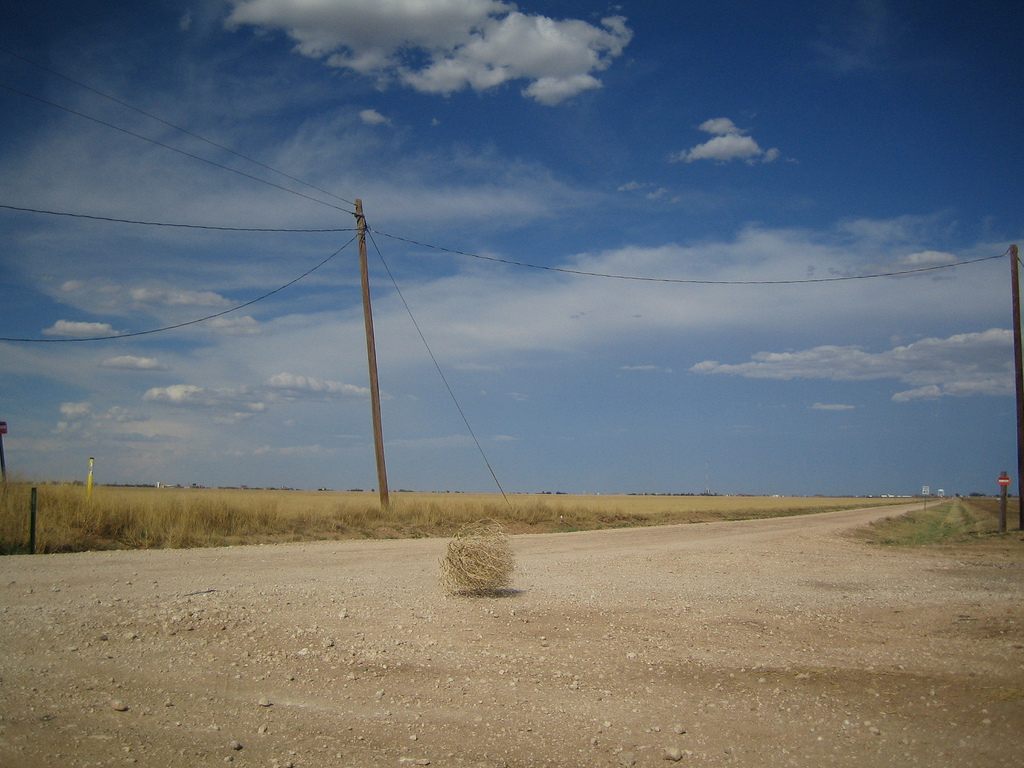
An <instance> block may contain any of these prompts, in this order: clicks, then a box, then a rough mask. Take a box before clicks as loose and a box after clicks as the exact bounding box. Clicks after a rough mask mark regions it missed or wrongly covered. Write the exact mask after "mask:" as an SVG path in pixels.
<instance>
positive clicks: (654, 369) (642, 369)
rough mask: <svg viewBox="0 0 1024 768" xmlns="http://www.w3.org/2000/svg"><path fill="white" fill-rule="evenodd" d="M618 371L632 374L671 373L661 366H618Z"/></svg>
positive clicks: (668, 369) (670, 370)
mask: <svg viewBox="0 0 1024 768" xmlns="http://www.w3.org/2000/svg"><path fill="white" fill-rule="evenodd" d="M619 370H620V371H629V372H632V373H672V369H671V368H665V367H664V366H662V365H648V364H644V365H620V366H619Z"/></svg>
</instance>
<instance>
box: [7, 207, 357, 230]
mask: <svg viewBox="0 0 1024 768" xmlns="http://www.w3.org/2000/svg"><path fill="white" fill-rule="evenodd" d="M0 208H3V209H5V210H8V211H20V212H22V213H38V214H45V215H47V216H66V217H70V218H74V219H89V220H91V221H105V222H112V223H115V224H138V225H140V226H146V227H177V228H181V229H210V230H214V231H217V232H305V233H316V232H355V227H319V228H303V227H223V226H215V225H213V224H181V223H176V222H169V221H145V220H141V219H119V218H115V217H113V216H96V215H93V214H89V213H72V212H70V211H51V210H47V209H45V208H24V207H22V206H18V205H7V204H5V203H0Z"/></svg>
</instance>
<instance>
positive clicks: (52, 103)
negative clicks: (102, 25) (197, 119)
mask: <svg viewBox="0 0 1024 768" xmlns="http://www.w3.org/2000/svg"><path fill="white" fill-rule="evenodd" d="M0 88H3V89H5V90H8V91H10V92H11V93H16V94H18V95H19V96H24V97H25V98H26V99H32V100H33V101H38V102H39V103H40V104H46V105H47V106H51V107H54V108H55V109H60V110H63V111H64V112H67V113H68V114H70V115H75V116H76V117H81V118H82V119H83V120H89V121H91V122H94V123H96V124H98V125H102V126H105V127H107V128H112V129H113V130H115V131H120V132H121V133H124V134H126V135H128V136H132V137H134V138H136V139H141V140H142V141H146V142H149V143H150V144H153V145H155V146H158V147H163V148H164V149H169V150H170V151H171V152H177V153H178V154H179V155H184V156H185V157H190V158H192V159H193V160H198V161H199V162H201V163H206V164H207V165H212V166H213V167H214V168H220V169H221V170H224V171H230V172H231V173H235V174H238V175H239V176H242V177H244V178H246V179H250V180H251V181H256V182H259V183H260V184H265V185H267V186H268V187H274V188H275V189H280V190H281V191H283V192H288V193H289V194H292V195H296V196H298V197H301V198H304V199H306V200H310V201H312V202H314V203H319V204H320V205H325V206H327V207H328V208H333V209H334V210H336V211H341V212H342V213H347V214H350V215H354V212H353V211H350V210H348V209H346V208H342V207H341V206H338V205H335V204H334V203H328V202H327V201H326V200H321V199H319V198H317V197H313V196H312V195H307V194H306V193H305V192H299V191H298V190H296V189H291V188H290V187H286V186H284V185H282V184H277V183H275V182H273V181H268V180H267V179H261V178H260V177H259V176H253V175H252V174H251V173H246V172H245V171H240V170H239V169H238V168H232V167H231V166H230V165H224V164H223V163H218V162H216V161H214V160H208V159H207V158H205V157H202V156H201V155H196V154H193V153H192V152H187V151H185V150H184V149H179V148H178V147H175V146H172V145H170V144H166V143H164V142H162V141H159V140H157V139H151V138H150V137H148V136H144V135H143V134H141V133H136V132H135V131H132V130H129V129H127V128H122V127H121V126H119V125H115V124H114V123H109V122H107V121H106V120H101V119H100V118H98V117H93V116H92V115H87V114H86V113H84V112H79V111H78V110H77V109H72V108H71V107H67V106H65V105H63V104H59V103H57V102H56V101H51V100H50V99H44V98H43V97H42V96H36V95H35V94H33V93H28V92H27V91H22V90H20V89H18V88H14V87H13V86H10V85H7V83H0Z"/></svg>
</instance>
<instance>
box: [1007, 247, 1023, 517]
mask: <svg viewBox="0 0 1024 768" xmlns="http://www.w3.org/2000/svg"><path fill="white" fill-rule="evenodd" d="M1019 259H1020V257H1019V255H1018V253H1017V246H1016V244H1014V245H1011V246H1010V276H1011V281H1010V285H1011V286H1012V288H1013V376H1014V381H1015V383H1016V387H1017V506H1018V507H1019V510H1018V512H1017V517H1018V522H1017V527H1018V528H1019V530H1022V531H1024V368H1022V367H1021V340H1020V274H1019V273H1020V269H1019Z"/></svg>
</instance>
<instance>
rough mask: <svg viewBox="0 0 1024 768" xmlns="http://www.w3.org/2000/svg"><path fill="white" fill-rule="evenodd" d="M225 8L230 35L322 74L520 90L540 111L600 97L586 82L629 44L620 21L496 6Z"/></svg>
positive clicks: (442, 87)
mask: <svg viewBox="0 0 1024 768" xmlns="http://www.w3.org/2000/svg"><path fill="white" fill-rule="evenodd" d="M232 1H233V3H234V8H233V9H232V12H231V14H230V15H229V17H228V19H227V22H226V23H227V25H228V26H229V27H238V26H242V25H252V26H256V27H259V28H261V29H280V30H284V31H285V32H286V34H288V36H289V37H291V38H292V39H293V40H295V41H296V43H297V45H296V50H297V51H298V52H299V53H301V54H303V55H305V56H309V57H311V58H318V59H323V60H325V62H326V63H327V65H328V66H332V67H338V68H343V69H351V70H353V71H355V72H359V73H361V74H364V75H369V76H373V77H375V78H376V79H377V80H378V82H380V83H387V82H389V81H400V82H403V83H405V84H406V85H408V86H410V87H412V88H415V89H416V90H419V91H422V92H425V93H439V94H445V95H447V94H451V93H454V92H456V91H459V90H462V89H464V88H473V89H475V90H479V91H483V90H487V89H490V88H494V87H496V86H499V85H501V84H503V83H506V82H510V81H514V80H528V81H530V82H529V84H528V85H527V86H526V88H525V89H524V90H523V93H524V95H526V96H528V97H530V98H532V99H534V100H536V101H537V102H539V103H541V104H545V105H549V106H550V105H555V104H559V103H561V102H562V101H564V100H566V99H568V98H571V97H572V96H575V95H577V94H579V93H582V92H584V91H587V90H592V89H594V88H600V87H601V83H600V81H598V80H597V78H595V77H594V74H593V73H595V72H600V71H603V70H605V69H607V68H608V66H610V64H611V62H612V61H613V60H614V59H615V58H617V57H618V56H619V55H621V53H622V51H623V49H624V48H625V46H626V45H628V44H629V42H630V40H631V39H632V36H633V33H632V31H631V30H630V29H629V27H627V26H626V21H625V19H624V18H622V17H620V16H610V17H607V18H604V19H602V20H601V23H600V26H597V25H594V24H590V23H588V22H585V21H580V20H576V19H566V20H562V21H558V20H555V19H551V18H548V17H546V16H542V15H536V14H524V13H520V12H519V11H518V10H516V6H515V5H513V4H511V3H504V2H498V1H497V0H349V1H348V2H334V3H326V2H309V3H296V2H294V1H293V0H232ZM416 57H420V58H422V59H423V64H422V65H419V66H417V65H414V64H412V63H411V61H412V59H414V58H416Z"/></svg>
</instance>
